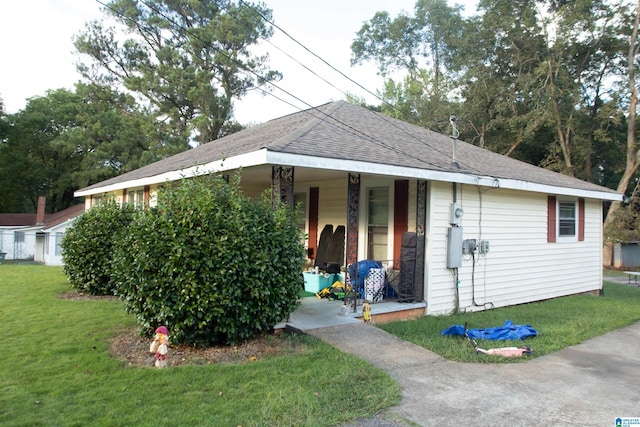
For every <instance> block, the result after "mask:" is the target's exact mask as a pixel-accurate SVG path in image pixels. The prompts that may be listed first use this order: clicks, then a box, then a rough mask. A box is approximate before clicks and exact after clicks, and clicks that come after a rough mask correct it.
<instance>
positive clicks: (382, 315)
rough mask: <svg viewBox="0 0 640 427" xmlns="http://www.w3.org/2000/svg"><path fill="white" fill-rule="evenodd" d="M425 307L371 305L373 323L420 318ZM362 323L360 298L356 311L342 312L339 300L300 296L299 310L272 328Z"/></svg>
mask: <svg viewBox="0 0 640 427" xmlns="http://www.w3.org/2000/svg"><path fill="white" fill-rule="evenodd" d="M426 306H427V304H426V303H424V302H413V303H400V302H397V301H389V302H379V303H375V304H371V318H372V322H373V323H376V322H378V321H384V319H388V320H395V319H402V318H412V317H419V316H420V315H424V312H425V308H426ZM388 320H387V321H388ZM362 322H363V320H362V301H358V306H357V310H356V312H355V313H353V312H349V313H347V314H346V315H344V314H342V301H329V300H327V299H318V298H316V297H305V298H302V302H301V304H300V306H299V307H298V309H297V310H296V311H294V312H293V313H291V316H290V317H289V320H288V321H282V322H280V323H278V324H277V325H276V326H274V329H276V330H278V329H285V328H286V329H293V330H296V331H300V332H304V331H308V330H311V329H318V328H327V327H330V326H340V325H348V324H350V323H362Z"/></svg>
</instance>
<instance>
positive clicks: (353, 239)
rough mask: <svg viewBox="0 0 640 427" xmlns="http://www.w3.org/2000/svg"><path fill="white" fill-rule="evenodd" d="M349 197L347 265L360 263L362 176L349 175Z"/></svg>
mask: <svg viewBox="0 0 640 427" xmlns="http://www.w3.org/2000/svg"><path fill="white" fill-rule="evenodd" d="M347 197H348V201H347V265H349V264H355V263H356V262H358V225H359V224H358V220H359V212H360V175H353V174H351V173H350V174H349V188H348V192H347Z"/></svg>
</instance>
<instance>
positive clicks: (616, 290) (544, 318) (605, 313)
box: [378, 282, 640, 362]
mask: <svg viewBox="0 0 640 427" xmlns="http://www.w3.org/2000/svg"><path fill="white" fill-rule="evenodd" d="M505 320H512V321H513V323H514V324H530V325H531V326H532V327H533V328H535V329H536V331H537V332H538V336H537V337H535V338H529V339H527V340H524V341H518V342H514V341H487V340H478V341H477V342H478V346H479V347H481V348H484V349H488V348H492V347H511V346H521V345H529V346H531V348H532V349H533V350H534V355H533V357H537V356H542V355H545V354H549V353H553V352H556V351H558V350H561V349H563V348H565V347H568V346H571V345H576V344H579V343H581V342H583V341H584V340H586V339H589V338H592V337H595V336H598V335H602V334H604V333H607V332H610V331H613V330H616V329H620V328H623V327H625V326H628V325H630V324H632V323H635V322H637V321H639V320H640V289H638V288H636V287H632V286H625V285H620V284H616V283H609V282H605V283H604V295H603V296H593V295H576V296H570V297H564V298H556V299H553V300H548V301H542V302H537V303H531V304H523V305H518V306H513V307H505V308H498V309H495V310H489V311H483V312H477V313H466V314H456V315H451V316H428V317H423V318H420V319H418V320H414V321H408V322H393V323H387V324H382V325H378V326H379V327H380V328H382V329H384V330H386V331H388V332H390V333H392V334H394V335H396V336H398V337H399V338H402V339H403V340H406V341H410V342H413V343H415V344H417V345H419V346H422V347H424V348H427V349H429V350H431V351H433V352H435V353H437V354H439V355H441V356H443V357H445V358H447V359H450V360H457V361H464V362H523V361H525V360H527V358H521V359H520V358H515V359H510V358H500V357H496V356H487V355H476V354H475V352H474V351H473V346H472V345H471V343H470V342H469V341H467V340H466V339H464V338H462V337H451V336H442V335H441V334H440V332H441V331H442V330H443V329H446V328H448V327H449V326H451V325H464V324H465V323H467V325H468V327H469V328H470V329H472V328H490V327H495V326H502V325H503V324H504V322H505Z"/></svg>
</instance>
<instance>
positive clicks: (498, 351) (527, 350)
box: [464, 323, 533, 357]
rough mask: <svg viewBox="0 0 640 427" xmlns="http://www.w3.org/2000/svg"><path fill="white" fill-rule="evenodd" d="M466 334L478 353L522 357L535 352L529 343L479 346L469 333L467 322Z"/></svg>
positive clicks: (465, 326)
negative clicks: (514, 345)
mask: <svg viewBox="0 0 640 427" xmlns="http://www.w3.org/2000/svg"><path fill="white" fill-rule="evenodd" d="M464 336H465V337H467V339H468V340H469V342H470V343H471V345H472V346H473V349H474V350H475V351H476V354H488V355H491V356H502V357H522V356H531V355H532V354H533V350H532V349H531V347H529V346H528V345H526V346H524V347H500V348H490V349H488V350H485V349H483V348H480V347H478V343H476V341H475V340H474V339H473V338H471V337H470V336H469V334H467V324H466V323H465V324H464Z"/></svg>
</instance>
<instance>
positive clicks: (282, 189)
mask: <svg viewBox="0 0 640 427" xmlns="http://www.w3.org/2000/svg"><path fill="white" fill-rule="evenodd" d="M278 201H280V202H283V203H285V204H287V205H289V206H293V205H294V199H293V166H272V167H271V204H272V206H274V207H275V206H276V204H277V203H278Z"/></svg>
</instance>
